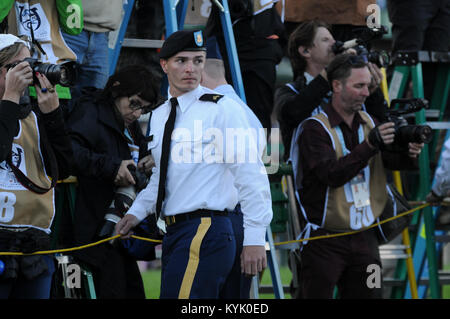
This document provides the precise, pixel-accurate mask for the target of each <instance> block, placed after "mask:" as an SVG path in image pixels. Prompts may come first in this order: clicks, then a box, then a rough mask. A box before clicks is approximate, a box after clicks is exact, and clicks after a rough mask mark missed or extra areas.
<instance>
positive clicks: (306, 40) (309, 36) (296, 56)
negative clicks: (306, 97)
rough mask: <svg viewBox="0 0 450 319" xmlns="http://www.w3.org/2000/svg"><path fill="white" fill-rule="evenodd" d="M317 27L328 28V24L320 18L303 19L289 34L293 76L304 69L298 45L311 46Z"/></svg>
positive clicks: (303, 60)
mask: <svg viewBox="0 0 450 319" xmlns="http://www.w3.org/2000/svg"><path fill="white" fill-rule="evenodd" d="M319 27H324V28H327V29H328V30H330V26H329V25H328V24H327V23H325V22H323V21H321V20H311V21H304V22H302V23H301V24H300V25H299V26H298V27H297V28H296V29H295V30H294V31H293V32H292V33H291V35H290V36H289V42H288V55H289V58H290V60H291V65H292V70H293V71H294V77H295V78H296V77H297V76H299V75H300V74H302V73H303V72H305V70H306V60H305V58H304V57H303V56H302V55H301V54H300V53H299V52H298V47H300V46H304V47H306V48H311V47H312V46H313V44H314V38H315V37H316V33H317V29H318V28H319Z"/></svg>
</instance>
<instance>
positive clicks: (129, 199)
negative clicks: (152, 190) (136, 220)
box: [98, 185, 136, 239]
mask: <svg viewBox="0 0 450 319" xmlns="http://www.w3.org/2000/svg"><path fill="white" fill-rule="evenodd" d="M135 198H136V191H135V188H134V186H133V185H130V186H126V187H120V188H118V189H117V191H116V193H115V195H114V199H113V200H112V202H111V204H110V205H109V208H108V210H107V211H106V214H105V217H104V222H103V226H102V227H101V228H100V231H99V233H98V237H99V238H100V239H105V238H108V237H111V236H114V228H115V227H116V224H117V223H118V222H119V220H120V219H121V218H122V217H123V215H124V214H125V213H126V212H127V211H128V209H129V208H130V207H131V205H132V204H133V201H134V199H135Z"/></svg>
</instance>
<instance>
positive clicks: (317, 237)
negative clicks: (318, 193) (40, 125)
mask: <svg viewBox="0 0 450 319" xmlns="http://www.w3.org/2000/svg"><path fill="white" fill-rule="evenodd" d="M441 204H443V203H441ZM427 206H430V203H425V204H421V205H419V206H417V207H415V208H413V209H411V210H408V211H406V212H404V213H401V214H398V215H397V216H394V217H391V218H388V219H385V220H383V221H381V222H379V223H376V224H373V225H371V226H369V227H367V228H364V229H362V230H355V231H351V232H346V233H337V234H330V235H323V236H316V237H311V238H305V239H299V240H289V241H283V242H279V243H274V245H275V246H281V245H287V244H292V243H299V242H303V241H309V240H317V239H325V238H333V237H340V236H346V235H353V234H356V233H359V232H362V231H365V230H367V229H370V228H373V227H377V226H378V225H382V224H384V223H387V222H390V221H392V220H394V219H397V218H400V217H403V216H405V215H408V214H411V213H413V212H415V211H418V210H421V209H423V208H425V207H427ZM121 236H122V235H115V236H111V237H109V238H105V239H102V240H99V241H96V242H93V243H90V244H86V245H82V246H77V247H71V248H64V249H53V250H42V251H35V252H33V253H23V252H17V251H15V252H0V256H26V255H44V254H57V253H67V252H71V251H76V250H81V249H86V248H90V247H93V246H97V245H100V244H103V243H105V242H108V241H110V240H113V239H116V238H119V237H121ZM131 237H132V238H135V239H138V240H143V241H148V242H152V243H161V242H162V241H161V240H157V239H151V238H145V237H141V236H136V235H131Z"/></svg>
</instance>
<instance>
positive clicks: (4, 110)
mask: <svg viewBox="0 0 450 319" xmlns="http://www.w3.org/2000/svg"><path fill="white" fill-rule="evenodd" d="M32 109H33V111H34V112H35V114H36V116H37V119H38V126H39V134H40V141H41V143H40V144H41V145H40V148H41V150H42V151H43V154H42V155H43V157H44V164H45V169H46V171H47V173H49V174H51V175H54V174H52V173H53V172H51V170H50V165H49V162H48V154H46V153H45V151H44V150H45V147H43V146H44V145H50V147H51V149H52V150H53V153H54V154H55V157H56V161H57V164H58V172H57V173H58V177H59V179H64V178H66V177H68V176H69V175H70V171H71V165H72V148H71V147H70V139H69V135H68V132H67V128H66V126H65V124H64V120H63V114H62V110H61V108H60V107H59V108H57V109H56V110H54V111H53V112H50V113H47V114H43V113H41V112H40V111H39V108H38V106H37V105H33V106H32ZM22 116H24V115H22V114H21V111H20V106H19V105H18V104H16V103H14V102H11V101H8V100H1V101H0V162H3V161H4V160H6V159H7V157H8V156H11V155H10V154H11V147H12V142H13V139H14V137H15V136H16V135H17V133H18V131H19V119H20V118H21V117H22Z"/></svg>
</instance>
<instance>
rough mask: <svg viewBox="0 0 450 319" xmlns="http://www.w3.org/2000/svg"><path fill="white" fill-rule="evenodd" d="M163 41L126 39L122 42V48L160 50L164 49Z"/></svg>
mask: <svg viewBox="0 0 450 319" xmlns="http://www.w3.org/2000/svg"><path fill="white" fill-rule="evenodd" d="M163 43H164V41H163V40H148V39H132V38H124V39H123V42H122V47H127V48H155V49H159V48H161V47H162V45H163Z"/></svg>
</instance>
